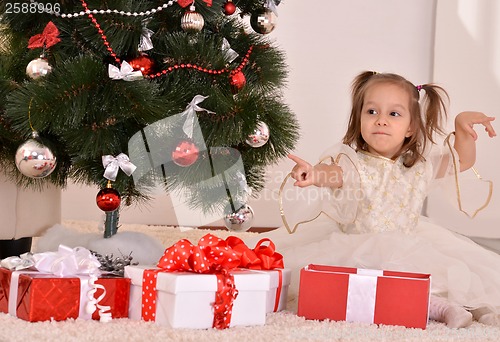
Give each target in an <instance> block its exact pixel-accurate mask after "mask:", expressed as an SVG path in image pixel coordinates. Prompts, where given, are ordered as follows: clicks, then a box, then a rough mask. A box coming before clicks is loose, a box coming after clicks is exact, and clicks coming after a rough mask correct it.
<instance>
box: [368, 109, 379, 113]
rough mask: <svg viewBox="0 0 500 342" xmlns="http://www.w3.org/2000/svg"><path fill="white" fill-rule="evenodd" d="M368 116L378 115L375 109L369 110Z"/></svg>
mask: <svg viewBox="0 0 500 342" xmlns="http://www.w3.org/2000/svg"><path fill="white" fill-rule="evenodd" d="M368 114H377V111H376V110H375V109H368Z"/></svg>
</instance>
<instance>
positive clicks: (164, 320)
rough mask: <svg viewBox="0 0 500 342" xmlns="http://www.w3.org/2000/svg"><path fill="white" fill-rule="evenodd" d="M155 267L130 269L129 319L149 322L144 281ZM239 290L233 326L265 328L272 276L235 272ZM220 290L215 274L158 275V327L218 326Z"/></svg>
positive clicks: (232, 272)
mask: <svg viewBox="0 0 500 342" xmlns="http://www.w3.org/2000/svg"><path fill="white" fill-rule="evenodd" d="M148 269H155V267H154V266H150V267H148V266H126V267H125V276H126V277H129V278H131V281H132V284H131V288H130V306H129V318H130V319H133V320H141V319H143V320H146V319H145V317H144V315H145V313H144V312H143V280H144V273H145V270H148ZM229 273H230V274H231V275H232V276H233V277H234V285H235V288H236V290H237V292H238V293H237V295H236V298H235V299H234V301H233V307H232V314H231V316H230V323H229V326H230V327H233V326H239V325H264V324H265V321H266V311H267V293H268V290H269V288H270V276H269V274H266V273H264V272H254V271H250V270H241V269H238V270H231V271H230V272H229ZM217 291H218V277H217V275H215V274H199V273H193V272H158V273H157V279H156V288H155V293H156V298H151V299H148V298H146V301H147V302H148V303H149V302H151V301H155V306H156V309H155V310H154V312H153V313H152V316H154V321H155V322H156V323H157V324H160V325H163V326H168V327H171V328H191V329H208V328H212V327H214V302H215V299H216V292H217Z"/></svg>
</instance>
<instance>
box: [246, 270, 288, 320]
mask: <svg viewBox="0 0 500 342" xmlns="http://www.w3.org/2000/svg"><path fill="white" fill-rule="evenodd" d="M253 271H254V272H262V273H266V274H268V275H269V277H270V284H269V289H268V291H267V304H266V307H267V309H266V312H268V313H269V312H278V311H282V310H286V304H287V299H288V287H289V286H290V280H291V277H292V270H291V269H289V268H277V269H274V270H269V271H261V270H259V271H257V270H253Z"/></svg>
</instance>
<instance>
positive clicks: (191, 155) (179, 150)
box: [172, 140, 200, 167]
mask: <svg viewBox="0 0 500 342" xmlns="http://www.w3.org/2000/svg"><path fill="white" fill-rule="evenodd" d="M199 152H200V151H199V150H198V147H196V145H195V144H194V143H193V142H192V141H189V140H183V141H181V142H180V143H179V144H178V145H177V146H176V147H175V149H174V150H173V151H172V161H173V162H174V163H175V164H176V165H179V166H182V167H187V166H190V165H193V164H194V162H195V161H196V160H197V159H198V154H199Z"/></svg>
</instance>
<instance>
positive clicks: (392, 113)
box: [391, 112, 401, 116]
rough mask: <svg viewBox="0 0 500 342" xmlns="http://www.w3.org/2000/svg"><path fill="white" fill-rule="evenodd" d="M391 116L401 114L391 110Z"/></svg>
mask: <svg viewBox="0 0 500 342" xmlns="http://www.w3.org/2000/svg"><path fill="white" fill-rule="evenodd" d="M391 116H401V114H399V113H398V112H391Z"/></svg>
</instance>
